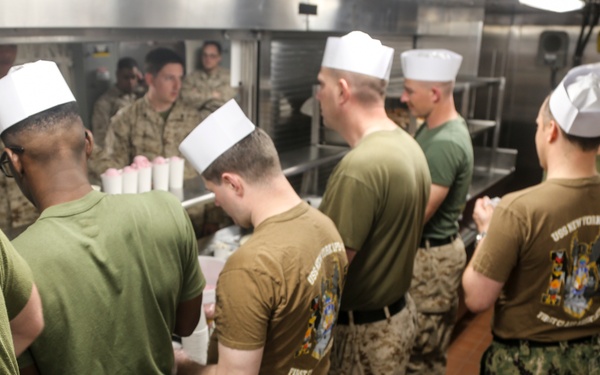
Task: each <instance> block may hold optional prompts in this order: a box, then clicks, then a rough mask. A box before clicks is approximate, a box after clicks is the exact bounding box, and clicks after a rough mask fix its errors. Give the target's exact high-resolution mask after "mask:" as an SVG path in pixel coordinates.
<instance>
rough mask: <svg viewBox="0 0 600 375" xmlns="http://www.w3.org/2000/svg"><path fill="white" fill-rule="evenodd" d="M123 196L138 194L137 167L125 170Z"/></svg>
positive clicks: (123, 173)
mask: <svg viewBox="0 0 600 375" xmlns="http://www.w3.org/2000/svg"><path fill="white" fill-rule="evenodd" d="M121 175H122V176H123V194H135V193H137V192H138V171H137V168H135V167H130V166H127V167H125V168H123V172H122V174H121Z"/></svg>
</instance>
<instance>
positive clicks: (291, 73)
mask: <svg viewBox="0 0 600 375" xmlns="http://www.w3.org/2000/svg"><path fill="white" fill-rule="evenodd" d="M326 40H327V36H326V35H315V34H304V35H303V37H302V38H297V37H294V36H289V37H286V36H283V35H274V36H273V38H272V39H271V40H270V41H263V47H264V48H263V49H262V51H261V52H262V56H264V54H268V55H269V56H268V58H263V57H261V67H262V68H261V73H260V74H261V96H260V103H259V107H260V114H259V125H260V127H261V128H263V129H265V130H266V131H267V132H268V133H269V135H271V137H272V138H273V140H274V142H275V145H276V146H277V149H278V150H279V151H280V152H281V151H287V150H290V149H293V148H296V147H302V146H308V145H309V144H310V117H308V116H306V115H303V114H301V113H300V107H301V106H302V104H303V103H304V101H305V100H306V99H308V98H309V97H311V95H312V85H313V84H315V83H316V82H317V74H318V72H319V69H320V67H321V60H322V58H323V50H324V48H325V43H326ZM267 44H268V45H267Z"/></svg>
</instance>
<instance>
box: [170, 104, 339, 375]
mask: <svg viewBox="0 0 600 375" xmlns="http://www.w3.org/2000/svg"><path fill="white" fill-rule="evenodd" d="M179 149H180V151H181V153H182V154H183V155H184V156H185V157H186V159H187V160H188V161H189V162H190V163H191V164H192V165H193V166H194V168H195V169H196V170H197V171H198V173H200V174H201V175H202V178H203V180H204V183H205V185H206V187H207V188H208V189H209V190H211V191H212V192H213V193H214V195H215V203H216V204H217V205H220V206H222V207H223V209H224V210H225V211H226V212H227V213H228V214H229V215H231V217H232V218H233V220H234V221H235V222H236V223H237V224H239V225H241V226H242V227H246V228H248V227H254V233H253V235H252V237H251V238H250V240H248V241H247V242H246V243H244V244H243V245H242V246H241V247H240V248H239V249H238V250H236V252H234V253H233V254H232V255H231V256H230V257H229V258H228V260H227V263H226V264H225V268H224V269H223V271H221V274H220V276H219V280H218V282H217V291H216V293H217V306H216V312H215V323H216V327H217V329H216V331H215V334H213V339H214V340H212V341H211V344H210V348H209V355H208V357H209V358H208V364H209V366H213V365H214V366H216V367H217V371H216V372H218V373H221V372H227V371H230V372H240V373H241V372H244V373H254V374H258V373H260V374H296V373H298V374H300V373H302V374H305V373H306V374H308V373H312V374H326V373H327V369H328V367H329V357H330V354H331V341H332V334H331V331H332V329H333V325H334V322H335V319H336V316H337V312H338V310H339V305H340V297H341V291H342V288H343V285H344V280H345V274H346V269H347V265H348V261H347V258H346V254H345V252H344V245H343V243H342V240H341V238H340V235H339V233H338V232H337V230H336V228H335V225H334V224H333V223H332V222H331V220H329V219H328V218H327V217H326V216H325V215H323V214H322V213H320V212H319V211H317V210H316V209H314V208H312V207H310V206H309V205H308V204H307V203H306V202H304V201H302V200H301V199H300V197H299V196H298V195H297V194H296V192H295V191H294V189H293V188H292V186H291V185H290V183H289V182H288V180H287V179H286V177H285V176H284V174H283V172H282V169H281V165H280V163H279V157H278V155H277V151H276V149H275V146H274V144H273V142H272V141H271V139H270V138H269V136H268V135H267V134H266V133H265V132H264V131H263V130H261V129H259V128H255V126H254V125H253V124H252V123H251V122H250V120H248V118H247V117H246V116H245V115H244V113H243V112H242V110H241V109H240V107H239V106H238V105H237V103H236V102H235V100H230V101H229V102H227V103H226V104H225V105H223V106H222V107H221V108H219V109H217V110H216V111H215V112H213V113H212V114H211V115H210V116H209V117H207V118H206V120H204V121H203V122H202V123H201V124H200V125H198V126H197V127H196V129H194V130H193V131H192V132H191V133H190V134H189V135H188V136H187V137H186V138H185V140H184V141H183V142H182V143H181V145H180V147H179ZM184 350H185V347H184ZM217 350H218V363H217V356H216V354H217ZM176 358H177V359H178V361H177V362H178V372H181V373H185V374H197V373H198V374H199V373H200V372H201V371H203V368H204V367H203V366H201V365H200V364H197V363H194V362H192V361H191V360H190V359H189V358H187V356H186V355H185V353H182V352H177V353H176Z"/></svg>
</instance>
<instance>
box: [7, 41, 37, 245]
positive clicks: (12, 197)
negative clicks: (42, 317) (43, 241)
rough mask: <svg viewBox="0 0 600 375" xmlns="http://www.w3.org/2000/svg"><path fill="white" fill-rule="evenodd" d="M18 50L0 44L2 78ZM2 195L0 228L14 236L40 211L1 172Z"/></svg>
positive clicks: (8, 45)
mask: <svg viewBox="0 0 600 375" xmlns="http://www.w3.org/2000/svg"><path fill="white" fill-rule="evenodd" d="M17 50H18V48H17V46H16V45H15V44H0V78H2V77H4V76H5V75H6V74H8V71H9V70H10V68H11V67H12V66H13V64H14V63H15V59H16V58H17ZM0 146H2V147H4V144H2V143H1V142H0ZM0 195H1V196H2V197H1V198H0V229H2V230H3V231H4V232H5V233H6V234H7V235H8V237H9V238H14V237H15V236H16V235H18V234H19V233H21V232H22V231H23V230H25V228H26V227H27V226H28V225H29V224H31V223H33V222H34V221H35V220H36V219H37V218H38V216H39V213H38V211H37V210H36V209H35V207H34V206H33V205H32V204H31V202H29V201H28V200H27V198H25V197H24V196H23V194H21V191H20V190H19V187H18V186H17V184H16V183H15V181H14V180H13V179H10V178H6V176H5V175H4V174H0Z"/></svg>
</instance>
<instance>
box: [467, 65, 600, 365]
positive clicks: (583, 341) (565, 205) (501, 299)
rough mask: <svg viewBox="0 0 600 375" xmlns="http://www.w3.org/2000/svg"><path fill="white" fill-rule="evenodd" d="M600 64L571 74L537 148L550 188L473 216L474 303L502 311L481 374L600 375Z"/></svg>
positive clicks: (548, 111) (543, 121) (549, 102)
mask: <svg viewBox="0 0 600 375" xmlns="http://www.w3.org/2000/svg"><path fill="white" fill-rule="evenodd" d="M599 93H600V64H590V65H581V66H578V67H576V68H573V69H571V70H570V71H569V72H568V73H567V75H566V76H565V78H564V79H563V80H562V82H561V83H560V84H559V85H558V87H557V88H556V89H555V90H554V92H553V93H552V94H551V95H550V96H549V97H548V98H546V99H545V100H544V103H543V104H542V106H541V108H540V110H539V113H538V116H537V119H536V123H537V130H536V134H535V146H536V150H537V154H538V158H539V162H540V165H541V167H542V168H543V169H544V170H545V171H547V172H548V173H547V179H546V181H544V182H542V183H541V184H538V185H535V186H532V187H529V188H527V189H524V190H520V191H517V192H514V193H510V194H507V195H505V196H504V197H502V200H501V201H500V203H499V204H498V205H497V206H496V207H495V208H494V205H493V204H492V202H491V201H490V199H489V198H488V197H484V198H482V199H478V200H477V202H476V203H475V209H474V211H473V219H474V220H475V223H476V224H477V229H478V230H479V232H480V235H479V238H480V239H481V240H480V241H479V243H478V245H477V246H476V249H475V253H474V254H473V258H472V259H471V261H470V263H469V265H468V266H467V268H466V270H465V273H464V275H463V279H462V283H463V289H464V291H465V303H466V305H467V307H468V308H469V309H470V310H471V311H473V312H475V313H479V312H483V311H486V310H488V309H489V308H491V307H492V306H494V319H493V322H492V334H493V340H492V343H491V344H490V346H489V347H488V349H487V350H486V351H485V353H484V354H483V357H482V359H481V373H482V374H516V373H519V374H597V373H598V371H599V370H600V356H599V355H598V354H599V353H600V319H598V316H599V315H600V284H599V283H598V281H599V277H600V272H599V269H598V264H599V263H600V176H599V175H598V172H597V171H596V163H595V158H596V153H597V150H598V146H599V145H600V95H598V94H599Z"/></svg>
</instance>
